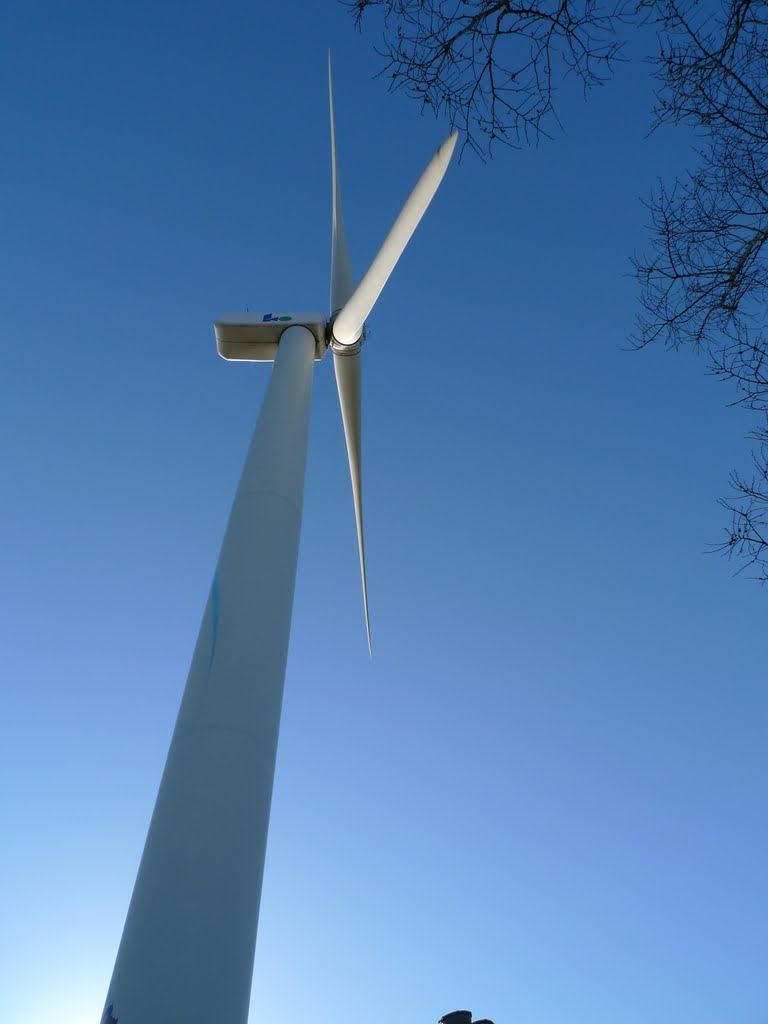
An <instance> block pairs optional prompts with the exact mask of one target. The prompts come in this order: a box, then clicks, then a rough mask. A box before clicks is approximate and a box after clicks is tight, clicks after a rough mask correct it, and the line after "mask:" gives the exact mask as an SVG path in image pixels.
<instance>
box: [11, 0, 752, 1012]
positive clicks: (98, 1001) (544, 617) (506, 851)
mask: <svg viewBox="0 0 768 1024" xmlns="http://www.w3.org/2000/svg"><path fill="white" fill-rule="evenodd" d="M372 38H373V37H368V38H367V39H361V38H360V37H359V36H357V34H356V33H355V32H354V30H353V28H352V25H351V21H350V19H349V17H348V16H347V15H346V14H345V13H344V11H343V9H342V8H341V7H340V6H339V5H337V4H336V3H335V2H333V0H326V2H325V3H317V2H315V3H310V2H308V0H303V2H299V3H293V4H259V3H256V2H251V3H241V2H230V0H220V2H218V3H216V4H213V3H189V2H185V3H179V2H164V3H160V4H158V3H148V2H145V0H134V2H132V3H130V4H128V3H108V4H103V3H99V4H97V3H95V2H94V3H83V2H75V3H72V4H61V3H51V2H49V3H29V2H21V0H8V3H7V5H6V13H5V17H4V22H3V28H2V34H1V35H0V119H1V120H0V123H1V124H2V149H3V153H2V159H1V160H0V183H1V185H2V187H1V188H0V204H1V205H0V323H2V332H3V341H4V344H3V369H2V375H1V376H0V439H2V440H1V441H0V460H1V461H0V467H1V472H2V481H3V494H2V502H1V503H0V528H1V533H0V537H2V545H3V547H2V576H3V581H4V585H3V587H2V598H0V601H1V602H2V616H1V617H0V621H1V622H2V637H3V649H4V657H3V672H2V690H3V714H2V716H1V717H0V728H1V729H2V733H1V737H0V778H2V783H1V784H0V811H1V812H2V823H3V825H2V841H0V877H1V878H2V879H3V882H2V887H3V892H2V901H1V903H0V906H1V907H2V912H0V1021H2V1024H37V1022H38V1021H39V1020H40V1019H41V1017H45V1018H46V1019H48V1018H49V1017H50V1018H51V1019H55V1020H56V1022H57V1024H87V1022H89V1021H90V1022H93V1024H95V1022H96V1021H97V1020H98V1019H99V1014H100V1012H101V1007H102V1003H103V999H104V995H105V993H106V987H107V983H108V981H109V977H110V974H111V970H112V963H113V959H114V955H115V952H116V949H117V944H118V941H119V936H120V932H121V929H122V925H123V918H124V915H125V911H126V908H127V905H128V900H129V897H130V892H131V888H132V885H133V880H134V875H135V871H136V868H137V865H138V861H139V857H140V853H141V848H142V845H143V841H144V835H145V831H146V827H147V824H148V820H149V815H150V813H151V809H152V804H153V801H154V796H155V792H156V787H157V783H158V780H159V777H160V772H161V770H162V765H163V760H164V757H165V752H166V749H167V744H168V740H169V737H170V732H171V729H172V726H173V721H174V718H175V714H176V709H177V706H178V701H179V697H180V694H181V689H182V687H183V684H184V680H185V676H186V671H187V667H188V664H189V660H190V657H191V653H192V648H193V644H194V640H195V636H196V633H197V628H198V624H199V620H200V616H201V614H202V610H203V606H204V603H205V600H206V596H207V592H208V587H209V583H210V578H211V575H212V571H213V566H214V562H215V558H216V555H217V551H218V546H219V543H220V539H221V535H222V531H223V527H224V523H225V520H226V515H227V511H228V507H229V502H230V500H231V497H232V494H233V491H234V487H235V484H236V481H237V477H238V473H239V468H240V463H241V460H242V457H243V454H244V452H245V447H246V444H247V441H248V438H249V435H250V431H251V429H252V425H253V422H254V420H255V416H256V412H257V410H258V406H259V402H260V398H261V395H262V394H263V390H264V387H265V382H266V378H267V373H266V371H265V368H264V367H258V366H240V365H233V364H227V363H225V362H223V361H222V360H221V359H219V358H218V356H217V355H216V350H215V345H214V340H213V330H212V323H213V319H214V318H215V316H216V315H218V314H219V313H221V312H224V311H227V310H236V309H242V308H244V307H245V306H246V305H250V307H251V308H252V309H253V308H256V309H271V308H280V307H285V308H291V307H293V308H298V309H323V310H325V309H326V306H327V292H328V253H329V247H330V169H329V144H328V113H327V98H326V77H325V75H326V70H325V69H326V50H327V48H328V47H329V46H331V47H332V48H333V53H334V66H335V86H336V109H337V118H338V133H339V144H340V160H341V173H342V183H343V187H344V199H345V210H346V215H347V225H348V230H349V236H350V244H351V247H352V256H353V264H354V268H355V271H356V273H357V274H360V273H361V272H362V271H363V270H364V269H365V267H366V265H367V262H368V260H369V259H370V258H371V257H372V256H373V254H374V252H375V250H376V248H377V247H378V245H379V243H380V241H381V240H382V238H383V236H384V234H385V232H386V230H387V229H388V227H389V224H390V222H391V220H392V218H393V217H394V215H395V213H396V212H397V210H398V208H399V205H400V203H401V202H402V201H403V199H404V198H405V196H406V195H407V193H408V190H409V189H410V187H411V185H412V184H413V182H414V181H415V179H416V177H417V176H418V174H419V173H420V171H421V169H422V167H423V165H424V164H425V162H426V160H427V159H428V157H429V156H430V155H431V153H432V152H433V150H434V148H435V147H436V146H437V144H438V143H439V141H440V140H441V139H442V137H443V136H444V135H445V134H446V133H447V125H445V124H444V123H440V122H436V121H435V120H434V119H432V118H429V117H428V118H421V117H420V115H419V112H418V109H417V107H416V106H415V105H413V104H412V103H409V102H408V101H407V100H406V99H404V98H402V97H397V96H396V97H393V96H390V95H388V94H387V92H386V89H385V83H384V81H383V80H381V79H378V80H376V79H373V78H372V74H373V72H374V71H375V69H376V67H377V65H376V60H375V57H374V56H373V54H372V51H371V48H370V43H371V41H372ZM650 96H651V83H650V81H649V78H648V68H647V67H646V66H644V65H643V64H641V63H639V62H634V63H632V64H630V65H627V66H625V67H623V68H621V69H620V71H619V74H618V76H617V79H616V81H615V82H614V83H613V85H612V86H611V87H610V88H607V89H604V90H601V91H600V92H599V93H597V94H595V95H594V96H593V97H592V99H591V101H590V103H589V104H588V105H587V106H583V105H582V103H581V100H580V96H579V94H578V89H577V88H574V89H573V91H572V92H569V91H566V92H565V93H564V96H563V104H562V113H563V118H564V121H565V123H566V127H567V133H566V135H565V136H564V137H562V138H560V139H558V140H557V141H556V142H555V143H552V144H549V145H544V146H542V147H540V148H539V149H537V150H534V151H527V152H503V153H500V154H499V156H498V159H497V160H496V161H494V162H493V163H491V164H488V165H485V166H484V165H482V164H480V163H479V162H478V161H476V160H473V159H465V160H464V161H463V162H462V163H461V164H460V165H459V164H455V165H454V166H452V168H451V169H450V170H449V173H448V175H447V177H446V180H445V182H444V184H443V186H442V189H441V191H440V193H439V195H438V197H437V199H436V201H435V203H434V205H433V207H432V208H431V209H430V211H429V214H428V216H427V217H426V219H425V221H424V222H423V224H422V225H421V227H420V228H419V229H418V231H417V233H416V235H415V236H414V239H413V242H412V244H411V247H410V249H409V250H408V253H407V255H406V256H405V258H404V259H403V261H402V263H401V265H400V266H399V267H398V269H397V271H396V274H395V276H394V277H393V279H392V280H391V281H390V284H389V285H388V287H387V289H386V291H385V293H384V295H383V296H382V298H381V300H380V303H379V305H378V306H377V308H376V311H375V314H374V316H373V318H372V320H371V325H370V326H371V328H372V330H371V337H370V340H369V341H368V343H367V345H366V349H365V359H366V365H365V370H364V372H365V379H364V387H365V425H364V459H365V485H364V486H365V500H366V527H367V538H368V563H369V586H370V599H371V619H372V628H373V636H374V654H375V656H374V660H373V662H370V661H369V659H368V653H367V649H366V644H365V633H364V628H363V621H362V611H361V607H360V595H359V580H358V572H357V564H356V563H357V554H356V548H355V537H354V525H353V515H352V505H351V498H350V492H349V491H350V489H349V481H348V476H347V466H346V456H345V454H344V449H343V440H342V432H341V425H340V418H339V413H338V408H337V398H336V394H335V385H334V381H333V373H332V367H331V362H330V360H326V361H324V362H323V363H321V364H319V365H318V367H317V375H316V382H315V394H314V407H313V422H312V434H311V447H310V455H309V466H308V479H307V490H306V507H305V519H304V529H303V535H302V547H301V555H300V562H299V574H298V581H297V590H296V601H295V610H294V621H293V632H292V642H291V649H290V656H289V663H288V675H287V685H286V699H285V704H284V710H283V725H282V734H281V741H280V751H279V758H278V766H277V778H276V784H275V792H274V801H273V816H272V824H271V833H270V841H269V850H268V858H267V869H266V876H265V881H264V897H263V903H262V915H261V921H260V927H259V940H258V947H257V953H256V973H255V979H254V992H253V1001H252V1013H251V1019H252V1020H254V1021H257V1020H258V1021H266V1020H280V1021H286V1022H291V1024H298V1022H300V1021H306V1020H312V1021H320V1022H328V1024H331V1022H332V1024H359V1022H360V1021H361V1020H365V1021H366V1022H370V1024H378V1022H381V1024H384V1022H390V1021H394V1020H397V1021H402V1022H403V1024H434V1022H435V1021H436V1020H437V1018H438V1017H439V1016H440V1015H441V1014H442V1013H444V1012H446V1011H448V1010H451V1009H455V1008H457V1007H469V1008H471V1009H473V1010H474V1011H475V1014H476V1015H477V1016H484V1015H487V1016H490V1017H492V1018H493V1019H494V1020H495V1021H496V1022H497V1024H648V1022H653V1024H687V1022H691V1024H693V1022H695V1024H721V1022H725V1021H727V1022H728V1024H742V1022H743V1024H756V1022H758V1021H761V1022H762V1021H765V1013H766V1003H767V1002H768V998H767V997H768V991H767V990H768V983H767V982H766V977H767V975H766V970H765V950H766V946H767V940H768V935H767V934H766V933H767V932H768V923H767V922H768V874H767V873H766V870H765V865H766V862H767V859H768V824H766V823H767V822H768V816H766V814H765V807H766V803H767V801H766V797H767V796H768V794H767V793H766V777H767V775H768V743H766V727H767V726H768V696H766V687H765V679H766V672H765V615H766V600H768V596H767V595H766V593H765V592H764V591H761V590H760V589H759V588H758V587H757V586H756V585H755V584H750V583H747V582H743V581H741V580H734V579H732V578H731V576H730V574H729V568H728V565H727V563H725V562H723V561H721V560H720V559H718V558H717V557H715V556H712V555H707V554H706V553H705V550H706V546H707V544H708V542H711V541H713V540H718V539H719V537H720V535H721V531H722V529H723V527H724V525H725V520H724V514H723V512H722V511H721V510H720V509H718V507H717V505H716V498H717V497H718V496H719V495H721V494H723V493H724V492H725V490H726V486H727V485H726V481H727V474H728V471H729V470H730V469H731V468H732V467H734V466H746V465H747V464H748V456H747V452H748V445H747V442H745V441H744V434H745V433H746V431H747V430H748V429H749V427H750V423H749V421H748V417H747V416H746V414H744V413H743V412H740V411H738V410H733V409H728V408H726V403H727V401H728V400H729V399H730V397H731V396H730V394H729V393H728V392H727V391H726V389H725V388H724V387H723V386H721V385H717V384H716V383H715V382H713V381H712V380H711V379H708V378H707V377H706V376H705V374H704V366H703V363H702V362H701V361H700V360H697V359H695V358H693V357H692V356H691V355H690V354H689V353H681V354H678V355H669V354H665V353H664V352H662V351H660V350H654V351H646V352H643V353H639V354H631V353H629V352H627V351H624V350H623V346H624V345H625V338H626V335H627V333H628V332H629V330H630V329H631V324H632V317H633V315H634V312H635V308H636V293H635V285H634V283H633V281H632V279H631V278H630V277H629V276H627V275H628V273H629V269H630V268H629V264H628V261H627V257H628V255H629V253H631V251H632V250H633V249H634V248H641V247H642V245H643V240H644V232H643V224H644V221H645V214H644V211H643V209H642V207H641V205H640V203H639V201H638V197H639V196H641V195H644V194H647V192H648V189H649V188H650V186H651V185H652V183H653V182H654V180H655V179H656V178H657V177H658V176H664V177H667V176H669V175H671V174H673V173H674V172H675V171H676V170H679V169H681V168H682V167H684V166H685V165H686V162H687V161H688V160H689V159H690V148H689V147H690V139H688V138H686V137H684V136H683V135H681V134H675V133H674V132H667V133H665V134H662V135H657V136H654V137H651V138H646V132H647V127H648V124H649V115H648V110H649V105H650Z"/></svg>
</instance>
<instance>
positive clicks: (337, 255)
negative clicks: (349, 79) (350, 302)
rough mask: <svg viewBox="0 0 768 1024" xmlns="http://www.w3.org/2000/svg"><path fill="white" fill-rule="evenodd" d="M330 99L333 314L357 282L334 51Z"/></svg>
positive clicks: (329, 61) (329, 58)
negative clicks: (340, 158)
mask: <svg viewBox="0 0 768 1024" xmlns="http://www.w3.org/2000/svg"><path fill="white" fill-rule="evenodd" d="M328 99H329V101H330V107H331V174H332V177H333V234H332V240H331V315H333V314H334V313H338V311H339V310H340V309H341V307H342V306H343V305H344V303H345V302H346V301H347V299H348V298H349V297H350V295H351V294H352V292H353V291H354V290H355V282H354V279H353V277H352V267H351V265H350V262H349V246H348V245H347V232H346V230H345V228H344V211H343V210H342V208H341V184H340V182H339V165H338V162H337V160H336V120H335V118H334V116H333V81H332V79H331V52H330V50H329V51H328Z"/></svg>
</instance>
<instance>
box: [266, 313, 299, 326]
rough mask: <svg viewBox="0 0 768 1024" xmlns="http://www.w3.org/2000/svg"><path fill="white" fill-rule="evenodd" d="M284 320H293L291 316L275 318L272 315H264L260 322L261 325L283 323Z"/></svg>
mask: <svg viewBox="0 0 768 1024" xmlns="http://www.w3.org/2000/svg"><path fill="white" fill-rule="evenodd" d="M286 320H293V317H292V316H275V314H274V313H265V314H264V316H263V317H262V320H261V322H262V323H263V324H276V323H283V322H284V321H286Z"/></svg>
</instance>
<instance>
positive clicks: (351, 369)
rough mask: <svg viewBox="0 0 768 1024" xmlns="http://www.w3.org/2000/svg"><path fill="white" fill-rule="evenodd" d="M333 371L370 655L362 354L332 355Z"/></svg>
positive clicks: (371, 653)
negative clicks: (361, 421)
mask: <svg viewBox="0 0 768 1024" xmlns="http://www.w3.org/2000/svg"><path fill="white" fill-rule="evenodd" d="M333 368H334V370H335V371H336V387H337V388H338V389H339V404H340V405H341V418H342V420H343V422H344V437H345V439H346V442H347V455H348V457H349V475H350V477H351V479H352V500H353V501H354V503H355V524H356V526H357V547H358V550H359V552H360V577H361V580H362V584H363V609H364V611H365V632H366V634H367V636H368V653H369V654H370V655H371V657H373V651H372V649H371V624H370V621H369V619H368V584H367V583H366V578H365V545H364V543H363V496H362V482H361V468H362V467H361V464H360V352H359V351H358V352H354V353H352V352H350V353H341V354H338V353H336V352H334V353H333Z"/></svg>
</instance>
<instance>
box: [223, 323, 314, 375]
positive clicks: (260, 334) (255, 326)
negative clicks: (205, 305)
mask: <svg viewBox="0 0 768 1024" xmlns="http://www.w3.org/2000/svg"><path fill="white" fill-rule="evenodd" d="M287 327H306V328H307V330H308V331H311V333H312V335H313V337H314V339H315V359H322V358H323V356H324V355H325V353H326V352H327V351H328V325H327V324H326V322H325V316H324V315H323V314H322V313H286V312H282V313H225V314H224V315H223V316H220V317H219V318H218V320H216V322H215V324H214V332H215V334H216V349H217V351H218V353H219V355H220V356H221V357H222V359H232V360H236V361H239V362H255V363H266V362H272V361H273V360H274V358H275V356H276V355H277V346H278V344H279V342H280V336H281V335H282V333H283V331H284V330H285V329H286V328H287Z"/></svg>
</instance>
